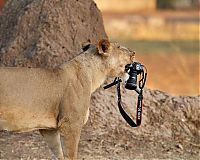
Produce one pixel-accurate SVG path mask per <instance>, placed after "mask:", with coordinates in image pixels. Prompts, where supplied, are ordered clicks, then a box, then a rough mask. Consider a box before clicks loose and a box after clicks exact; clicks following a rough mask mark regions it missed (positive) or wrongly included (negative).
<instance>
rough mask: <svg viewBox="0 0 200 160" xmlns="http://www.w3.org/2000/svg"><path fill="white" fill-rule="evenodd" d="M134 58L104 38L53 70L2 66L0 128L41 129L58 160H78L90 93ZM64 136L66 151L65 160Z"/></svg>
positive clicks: (0, 72) (124, 49) (12, 129)
mask: <svg viewBox="0 0 200 160" xmlns="http://www.w3.org/2000/svg"><path fill="white" fill-rule="evenodd" d="M104 44H106V45H104ZM108 44H109V45H108ZM103 45H104V46H103ZM102 47H104V48H102ZM105 47H106V48H105ZM100 51H101V52H100ZM102 51H103V52H105V54H102ZM133 54H134V53H133V52H131V51H130V50H128V49H126V48H123V47H120V46H119V45H117V44H115V43H109V42H108V41H107V40H101V41H100V42H99V44H98V45H97V46H94V45H91V46H89V48H88V50H86V51H85V52H84V53H82V54H80V55H79V56H77V57H76V58H74V59H73V60H71V61H69V62H68V63H66V64H63V65H61V66H59V67H58V68H56V69H54V70H47V69H42V68H15V67H12V68H4V67H2V68H0V130H8V131H17V132H26V131H31V130H38V129H40V132H41V134H42V135H43V136H44V138H45V140H46V141H47V142H48V144H49V146H50V148H51V149H52V151H53V152H54V154H55V155H56V156H57V158H59V159H63V158H64V157H65V158H67V159H76V154H77V148H78V142H79V139H80V133H81V128H82V126H83V124H84V123H86V121H87V118H88V115H89V106H90V97H91V94H92V92H94V91H95V90H96V89H97V88H98V87H100V85H101V84H103V82H104V80H105V79H106V77H107V76H117V75H118V74H120V72H121V71H122V70H123V69H124V65H125V64H127V63H130V59H131V56H132V55H133ZM60 134H61V136H62V137H63V140H64V143H63V144H64V145H65V147H66V148H67V150H63V152H64V157H63V153H62V148H61V143H60Z"/></svg>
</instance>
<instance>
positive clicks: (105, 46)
mask: <svg viewBox="0 0 200 160" xmlns="http://www.w3.org/2000/svg"><path fill="white" fill-rule="evenodd" d="M97 47H98V51H99V54H100V55H102V56H106V57H107V56H109V53H108V51H109V48H110V42H109V41H108V40H107V39H102V40H100V41H99V42H98V45H97Z"/></svg>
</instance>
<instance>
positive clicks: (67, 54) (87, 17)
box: [0, 0, 107, 68]
mask: <svg viewBox="0 0 200 160" xmlns="http://www.w3.org/2000/svg"><path fill="white" fill-rule="evenodd" d="M106 37H107V36H106V33H105V31H104V26H103V22H102V17H101V13H100V11H99V9H98V8H97V6H96V4H95V3H94V2H93V1H92V0H77V1H74V0H63V1H55V0H48V1H45V0H12V1H7V3H6V5H5V7H4V9H3V12H2V15H1V16H0V65H1V66H28V67H48V68H53V67H55V66H56V65H59V64H62V63H63V62H65V61H67V60H69V59H71V58H73V57H74V56H76V55H77V54H79V52H80V48H81V44H82V43H84V42H87V41H90V42H92V43H96V42H97V41H98V40H99V39H102V38H106ZM1 48H2V49H1Z"/></svg>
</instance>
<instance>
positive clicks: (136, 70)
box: [125, 62, 144, 90]
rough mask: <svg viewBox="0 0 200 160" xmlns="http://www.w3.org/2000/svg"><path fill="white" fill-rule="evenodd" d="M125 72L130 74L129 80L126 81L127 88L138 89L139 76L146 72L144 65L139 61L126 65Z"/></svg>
mask: <svg viewBox="0 0 200 160" xmlns="http://www.w3.org/2000/svg"><path fill="white" fill-rule="evenodd" d="M125 72H127V73H128V74H129V78H128V80H127V81H126V82H125V88H126V89H129V90H136V89H137V81H138V80H137V76H138V75H139V74H142V73H144V71H143V65H142V64H141V63H139V62H133V63H131V64H127V65H126V66H125Z"/></svg>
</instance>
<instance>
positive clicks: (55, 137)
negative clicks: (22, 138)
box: [39, 129, 64, 160]
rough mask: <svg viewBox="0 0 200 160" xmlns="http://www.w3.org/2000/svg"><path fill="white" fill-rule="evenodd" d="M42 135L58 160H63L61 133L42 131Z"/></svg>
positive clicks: (49, 130) (51, 130)
mask: <svg viewBox="0 0 200 160" xmlns="http://www.w3.org/2000/svg"><path fill="white" fill-rule="evenodd" d="M39 131H40V133H41V135H42V136H43V137H44V139H45V141H46V142H47V143H48V146H49V148H50V149H51V151H52V152H53V154H54V155H55V156H56V158H57V159H59V160H63V159H64V157H63V152H62V147H61V141H60V133H59V131H58V130H57V129H40V130H39Z"/></svg>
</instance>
